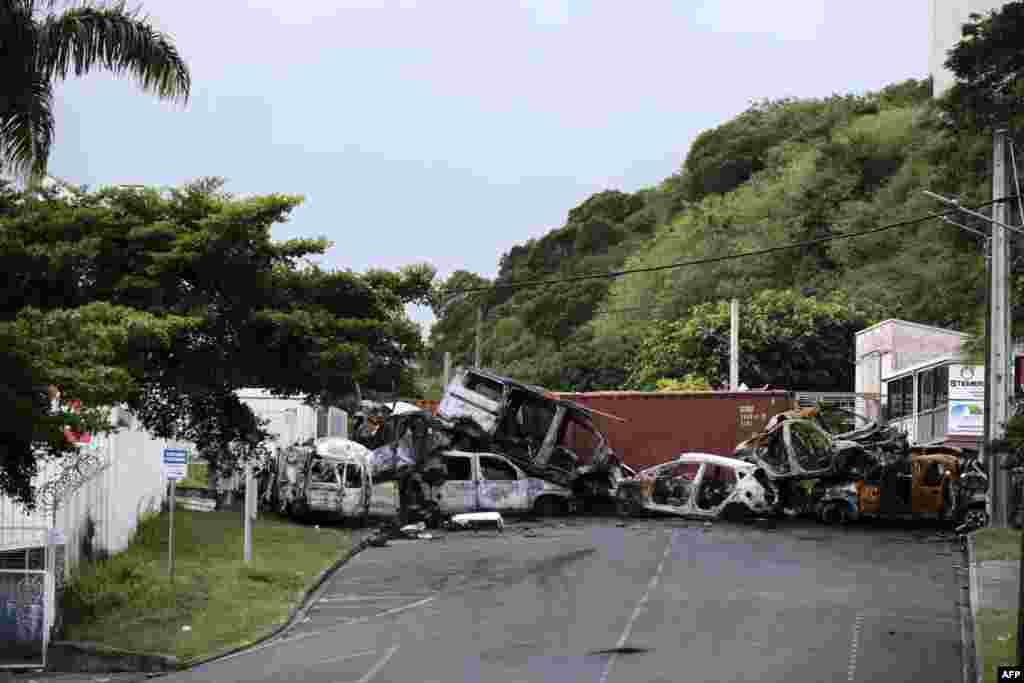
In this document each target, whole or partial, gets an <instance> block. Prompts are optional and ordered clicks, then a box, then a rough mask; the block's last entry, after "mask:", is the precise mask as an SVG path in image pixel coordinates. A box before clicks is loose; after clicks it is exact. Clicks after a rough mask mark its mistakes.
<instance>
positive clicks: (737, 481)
mask: <svg viewBox="0 0 1024 683" xmlns="http://www.w3.org/2000/svg"><path fill="white" fill-rule="evenodd" d="M618 499H619V501H620V503H621V508H622V509H623V511H624V512H626V513H627V514H635V515H643V514H649V513H653V514H665V515H674V516H679V517H695V518H703V519H715V518H719V517H721V518H723V519H728V520H740V519H744V518H747V517H751V516H760V515H768V514H771V513H772V512H773V511H774V508H775V502H776V494H775V491H774V489H773V487H772V485H771V483H770V482H769V481H767V479H766V478H765V475H764V472H763V471H762V470H760V468H758V467H757V466H756V465H753V464H750V463H745V462H741V461H739V460H736V459H734V458H727V457H723V456H720V455H712V454H710V453H683V454H682V455H680V456H679V457H678V458H676V459H675V460H672V461H670V462H667V463H663V464H661V465H655V466H654V467H649V468H647V469H644V470H641V471H640V472H639V473H638V474H637V475H636V476H635V477H633V478H631V479H626V480H624V481H622V482H620V484H619V488H618Z"/></svg>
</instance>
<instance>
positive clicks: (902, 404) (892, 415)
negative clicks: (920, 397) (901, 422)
mask: <svg viewBox="0 0 1024 683" xmlns="http://www.w3.org/2000/svg"><path fill="white" fill-rule="evenodd" d="M886 386H887V395H888V412H889V419H890V420H896V419H899V418H901V417H907V416H908V415H913V413H914V377H913V376H910V377H901V378H900V379H894V380H891V381H890V382H888V383H887V385H886Z"/></svg>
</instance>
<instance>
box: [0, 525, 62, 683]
mask: <svg viewBox="0 0 1024 683" xmlns="http://www.w3.org/2000/svg"><path fill="white" fill-rule="evenodd" d="M63 540H64V539H63V538H61V537H60V534H59V533H55V532H54V531H53V530H51V529H49V528H47V527H29V526H19V527H0V643H3V647H0V669H35V668H45V666H46V650H47V647H48V646H49V642H50V635H51V632H52V630H53V626H54V623H55V620H56V617H57V609H56V607H57V591H58V589H59V587H60V586H62V585H63V583H64V582H63V578H64V558H65V547H64V544H63Z"/></svg>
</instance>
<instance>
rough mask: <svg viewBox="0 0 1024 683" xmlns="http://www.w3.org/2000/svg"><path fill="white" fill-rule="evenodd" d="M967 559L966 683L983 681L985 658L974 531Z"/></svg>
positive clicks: (962, 613)
mask: <svg viewBox="0 0 1024 683" xmlns="http://www.w3.org/2000/svg"><path fill="white" fill-rule="evenodd" d="M964 556H965V559H966V560H967V586H966V587H961V594H962V600H961V603H963V602H966V604H967V607H966V609H965V608H963V607H961V609H960V626H961V641H962V645H963V681H964V683H983V681H984V678H985V677H984V673H985V666H984V658H983V654H982V652H981V647H980V645H979V643H980V640H979V638H978V603H979V597H978V576H977V572H976V571H975V567H976V566H977V559H976V555H975V550H974V532H973V531H972V532H971V533H969V534H967V543H966V547H965V550H964Z"/></svg>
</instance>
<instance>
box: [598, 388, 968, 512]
mask: <svg viewBox="0 0 1024 683" xmlns="http://www.w3.org/2000/svg"><path fill="white" fill-rule="evenodd" d="M848 427H853V428H852V429H851V428H848ZM987 488H988V478H987V475H986V474H985V471H984V468H982V467H981V466H980V464H979V461H978V459H977V458H976V457H973V456H970V455H968V454H967V453H966V452H964V451H962V450H961V449H958V448H952V447H947V446H915V447H910V445H909V443H908V441H907V437H906V435H905V434H904V433H902V432H900V431H899V430H896V429H893V428H891V427H889V426H886V425H883V424H879V423H877V422H874V421H871V420H868V419H866V418H864V417H862V416H859V415H856V414H855V413H851V412H849V411H846V410H842V409H838V408H822V407H818V408H805V409H800V410H792V411H787V412H784V413H780V414H778V415H776V416H775V417H773V418H772V420H771V421H769V423H768V425H767V426H766V428H765V430H764V431H763V432H762V433H760V434H758V435H756V436H755V437H753V438H752V439H749V440H747V441H745V442H743V443H741V444H739V445H738V446H737V448H736V451H735V453H734V454H733V457H731V458H729V457H722V456H718V455H711V454H708V453H684V454H682V455H680V456H679V457H677V458H676V459H675V460H672V461H670V462H666V463H663V464H661V465H656V466H654V467H649V468H646V469H644V470H642V471H641V472H640V473H639V474H637V475H636V476H635V477H633V478H631V479H627V480H625V481H623V482H621V483H620V484H619V487H618V497H619V500H620V502H621V505H622V508H623V510H624V511H625V512H628V513H630V514H634V515H651V514H654V515H670V516H680V517H690V518H704V519H716V518H722V519H727V520H741V519H747V518H751V517H785V516H806V517H814V518H816V519H818V520H820V521H822V522H825V523H836V522H839V523H844V522H848V521H853V520H856V519H861V518H886V519H901V520H911V519H933V520H938V521H944V522H953V523H956V524H958V525H967V526H970V527H971V528H978V527H981V526H984V525H985V524H986V523H987V513H986V492H987Z"/></svg>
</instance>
